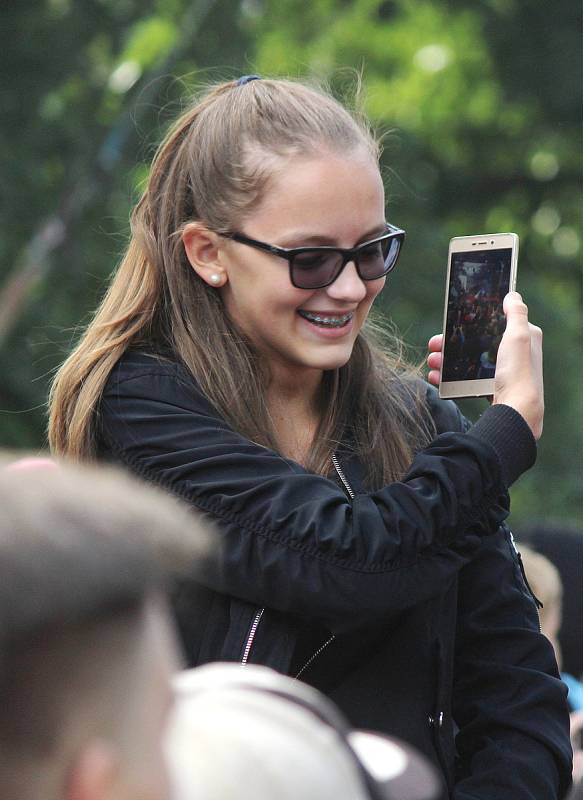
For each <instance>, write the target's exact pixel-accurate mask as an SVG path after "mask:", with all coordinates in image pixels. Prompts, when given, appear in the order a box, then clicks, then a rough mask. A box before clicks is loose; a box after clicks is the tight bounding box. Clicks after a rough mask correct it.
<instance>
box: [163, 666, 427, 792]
mask: <svg viewBox="0 0 583 800" xmlns="http://www.w3.org/2000/svg"><path fill="white" fill-rule="evenodd" d="M174 687H175V691H176V705H175V707H174V710H173V712H172V717H171V723H170V726H169V732H168V738H167V751H168V759H169V765H170V768H171V777H172V783H173V787H174V800H195V798H197V799H198V798H204V800H226V798H231V797H237V798H238V800H272V799H273V798H277V799H278V800H326V798H333V799H334V800H435V798H436V797H437V796H438V795H439V782H438V780H437V778H436V775H435V772H434V770H433V768H432V767H430V766H429V764H428V763H427V762H425V760H424V759H423V758H422V757H421V756H419V755H418V754H417V753H415V752H413V751H412V750H411V748H409V747H406V746H404V745H402V744H401V743H399V742H397V741H395V740H394V739H390V738H389V737H386V736H381V735H376V734H371V733H366V732H361V731H351V730H350V728H349V726H348V724H347V723H346V721H345V720H344V719H343V717H342V715H341V714H340V713H339V712H338V710H337V709H336V707H335V706H334V705H333V704H332V703H331V702H330V701H329V700H328V699H327V698H325V697H323V696H322V695H321V694H320V693H319V692H317V691H316V690H315V689H312V688H311V687H309V686H306V685H305V684H302V683H300V682H299V681H294V680H292V679H290V678H286V677H284V676H282V675H279V674H277V673H275V672H273V671H272V670H269V669H266V668H265V667H257V666H246V667H245V668H244V669H242V668H241V666H240V665H235V664H212V665H209V666H205V667H199V668H198V669H195V670H188V671H187V672H184V673H181V674H179V675H177V676H176V678H175V681H174Z"/></svg>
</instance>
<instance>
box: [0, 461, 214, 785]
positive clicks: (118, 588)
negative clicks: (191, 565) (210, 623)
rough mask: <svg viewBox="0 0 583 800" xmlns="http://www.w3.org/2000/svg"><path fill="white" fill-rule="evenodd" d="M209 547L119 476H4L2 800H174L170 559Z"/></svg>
mask: <svg viewBox="0 0 583 800" xmlns="http://www.w3.org/2000/svg"><path fill="white" fill-rule="evenodd" d="M199 534H200V532H199V531H198V530H197V528H196V524H195V522H194V521H193V518H192V516H191V515H190V513H188V512H187V511H186V510H185V509H184V508H183V507H182V505H180V504H178V503H177V502H175V501H173V500H171V499H170V498H169V497H165V496H160V495H159V494H158V493H157V492H154V491H153V490H151V489H149V488H146V487H143V486H140V485H137V484H136V482H135V481H131V480H129V479H127V478H126V477H125V476H123V475H120V474H115V473H113V474H107V473H102V472H99V471H95V470H91V471H88V470H71V469H70V468H60V469H58V470H27V471H25V472H23V471H6V470H5V471H2V472H0V709H1V711H0V775H2V798H3V800H69V799H70V800H105V799H106V798H107V800H165V798H166V797H167V779H166V772H165V768H164V763H163V759H162V750H161V741H162V736H163V733H164V728H165V724H166V718H167V715H168V712H169V709H170V705H171V693H170V689H169V679H170V676H171V674H172V672H173V671H174V670H175V669H176V667H177V665H178V663H179V657H178V651H177V645H176V639H175V633H174V630H173V628H172V625H171V623H170V617H169V613H168V609H167V607H166V602H165V599H164V595H163V590H164V584H165V574H166V571H167V569H171V568H173V567H174V565H173V564H171V561H170V558H166V556H165V554H164V552H163V548H166V550H165V553H167V554H168V555H169V556H171V557H174V554H173V553H172V552H171V550H172V547H171V544H165V542H166V543H168V542H170V543H171V542H172V540H173V539H174V540H175V542H176V543H178V542H182V541H183V540H184V538H185V537H186V538H188V537H190V539H191V541H193V540H194V541H195V542H196V541H201V539H200V537H199ZM197 549H200V548H199V547H198V548H197V545H196V544H193V545H192V550H191V551H190V552H191V554H192V555H194V554H195V553H196V551H197ZM184 550H186V547H184Z"/></svg>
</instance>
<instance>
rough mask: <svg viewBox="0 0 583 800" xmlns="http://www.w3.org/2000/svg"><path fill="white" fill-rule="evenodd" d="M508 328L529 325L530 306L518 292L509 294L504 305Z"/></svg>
mask: <svg viewBox="0 0 583 800" xmlns="http://www.w3.org/2000/svg"><path fill="white" fill-rule="evenodd" d="M503 308H504V313H505V314H506V327H507V328H509V327H514V326H521V325H525V324H528V306H527V305H526V304H525V303H524V301H523V299H522V296H521V295H520V294H519V293H518V292H508V294H507V295H506V297H505V298H504V303H503Z"/></svg>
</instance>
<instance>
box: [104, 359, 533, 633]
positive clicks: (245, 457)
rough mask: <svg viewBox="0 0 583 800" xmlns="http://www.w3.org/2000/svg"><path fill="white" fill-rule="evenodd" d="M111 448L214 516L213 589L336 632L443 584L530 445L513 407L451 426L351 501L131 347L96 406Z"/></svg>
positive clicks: (501, 507) (490, 521) (176, 370)
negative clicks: (256, 440) (233, 425)
mask: <svg viewBox="0 0 583 800" xmlns="http://www.w3.org/2000/svg"><path fill="white" fill-rule="evenodd" d="M100 428H101V441H102V449H103V453H102V454H103V455H104V456H106V457H111V456H113V457H114V458H115V459H117V460H119V461H121V462H122V463H124V464H126V465H127V466H128V467H130V468H131V469H132V470H134V471H135V472H137V473H139V474H141V475H143V476H144V477H146V478H148V479H150V480H153V481H155V482H157V483H160V484H161V485H163V486H166V487H167V488H168V489H169V490H170V491H172V492H175V493H176V494H178V495H180V496H182V497H184V498H185V499H187V500H188V501H189V502H190V503H191V504H192V505H193V507H194V508H196V509H198V510H199V511H202V512H204V513H207V514H209V515H211V516H212V517H213V518H214V519H215V520H216V522H217V526H216V535H217V538H218V539H219V542H220V547H219V549H218V551H217V556H216V558H215V560H214V561H213V562H212V563H210V564H209V565H208V569H207V573H206V576H205V580H206V581H207V585H208V586H209V587H210V588H213V589H215V590H217V591H220V592H226V593H229V594H231V595H235V596H237V597H240V598H242V599H245V600H248V601H249V602H253V603H257V604H259V605H263V604H266V603H268V604H269V605H270V606H271V607H273V608H276V609H278V610H281V611H293V612H295V613H300V614H302V613H305V614H309V615H311V616H312V618H314V619H317V620H320V621H321V622H322V623H323V624H325V625H327V626H328V627H329V629H330V630H332V631H333V632H340V631H343V630H348V629H350V628H354V627H358V626H360V625H362V624H366V623H370V622H371V621H372V620H373V619H374V618H375V617H376V618H379V617H384V616H386V614H387V613H390V612H391V611H398V610H400V609H403V608H407V607H408V606H410V605H412V604H416V603H419V602H421V601H422V600H423V599H426V598H428V597H431V596H433V595H434V594H436V593H437V592H439V591H440V590H441V589H442V588H443V586H444V583H445V582H447V581H448V580H449V579H450V578H451V577H452V576H453V574H454V573H455V572H456V571H457V570H458V569H459V568H460V566H462V565H463V564H464V563H466V562H467V561H468V560H469V558H470V557H471V555H472V553H473V552H474V551H475V549H476V547H477V546H478V544H479V542H480V539H481V537H482V536H484V535H486V534H488V533H489V532H491V531H492V530H496V528H497V527H498V525H499V523H500V522H501V521H502V520H503V519H504V518H505V517H506V515H507V510H508V496H507V485H508V484H509V483H510V482H511V481H512V480H513V479H514V478H515V477H516V476H517V475H518V474H520V473H521V472H522V471H523V470H524V469H526V468H527V467H528V466H530V464H531V463H532V462H533V460H534V456H535V446H534V439H533V437H532V435H531V433H530V430H529V428H528V426H527V425H526V424H525V422H524V420H523V419H522V417H521V416H520V415H519V414H518V413H517V412H516V411H514V410H513V409H511V408H509V407H507V406H497V407H494V408H490V409H488V410H487V411H486V412H485V413H484V415H483V416H482V417H481V419H480V420H479V421H478V423H477V424H476V425H474V426H473V427H472V428H471V429H470V430H469V431H468V433H462V432H458V433H446V434H442V435H440V436H438V437H437V439H436V440H435V441H434V442H433V443H432V444H431V445H430V446H429V447H427V448H426V449H425V450H423V451H422V452H421V453H419V454H418V455H417V457H416V458H415V459H414V461H413V463H412V466H411V469H410V470H409V472H408V474H407V475H406V476H405V478H404V480H403V481H401V482H399V483H394V484H392V485H390V486H387V487H385V488H383V489H381V490H380V491H377V492H372V493H370V494H358V495H357V496H356V497H355V499H354V500H353V501H352V502H350V500H349V498H348V497H347V496H346V494H345V493H344V491H343V490H342V489H341V488H340V487H339V486H338V485H336V484H335V483H334V482H333V481H330V480H327V479H326V478H323V477H319V476H316V475H314V474H311V473H308V472H306V471H305V470H304V469H303V468H302V467H301V466H300V465H298V464H296V463H294V462H292V461H289V460H286V459H284V458H282V457H281V456H279V455H278V454H276V453H274V452H272V451H269V450H266V449H265V448H262V447H259V446H257V445H254V444H252V443H251V442H249V441H247V440H246V439H244V438H243V437H242V436H240V435H239V434H237V433H235V432H234V431H232V430H231V429H230V428H229V427H228V426H227V425H226V423H225V422H224V421H223V420H222V419H221V418H220V417H219V416H218V414H217V413H216V411H215V410H214V409H213V408H212V406H210V404H209V403H208V401H207V400H206V398H205V397H204V396H203V395H202V394H201V393H200V392H199V391H198V390H197V388H196V385H195V384H194V383H193V382H192V380H191V379H190V378H189V376H188V375H187V373H186V372H185V370H183V369H182V368H181V367H179V366H178V365H176V364H169V363H164V362H158V361H155V360H154V359H153V358H151V357H148V356H146V355H141V354H133V355H132V354H128V355H127V356H126V357H125V358H124V359H122V361H121V363H120V364H119V366H118V368H117V369H116V370H115V371H114V373H113V374H112V376H111V378H110V380H109V383H108V386H107V389H106V392H105V394H104V397H103V402H102V406H101V410H100Z"/></svg>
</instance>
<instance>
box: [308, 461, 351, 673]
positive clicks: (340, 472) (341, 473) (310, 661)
mask: <svg viewBox="0 0 583 800" xmlns="http://www.w3.org/2000/svg"><path fill="white" fill-rule="evenodd" d="M332 464H333V465H334V469H335V470H336V472H337V474H338V477H339V478H340V480H341V481H342V485H343V486H344V488H345V489H346V492H347V493H348V496H349V497H350V499H351V500H354V498H355V494H354V492H353V490H352V486H351V485H350V484H349V483H348V480H347V478H346V475H345V474H344V471H343V469H342V467H341V466H340V462H339V461H338V456H337V455H336V453H332ZM335 638H336V636H335V634H332V635H331V636H330V638H329V639H326V641H325V642H324V644H322V645H320V647H319V648H318V649H317V650H316V652H315V653H313V654H312V655H311V656H310V657H309V658H308V660H307V661H306V663H305V664H304V666H303V667H302V668H301V669H300V670H299V672H297V673H296V675H295V676H294V677H295V678H296V679H297V678H299V677H300V675H302V674H303V673H304V672H305V671H306V670H307V669H308V667H310V666H311V665H312V664H313V663H314V661H315V660H316V659H317V658H318V656H320V654H321V653H323V652H324V650H325V649H326V648H327V647H328V645H330V644H332V642H333V641H334V639H335Z"/></svg>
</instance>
